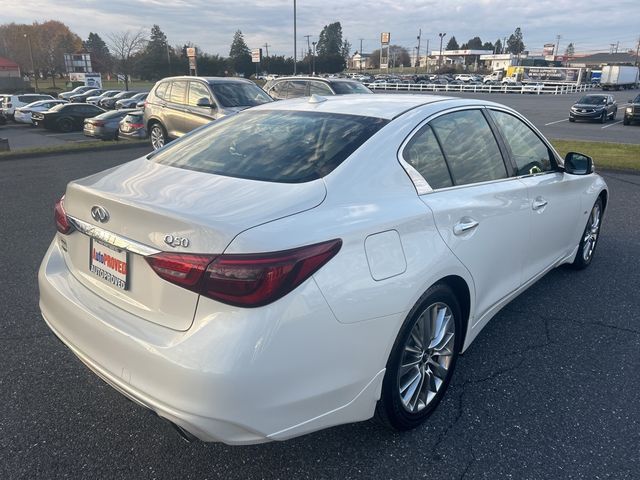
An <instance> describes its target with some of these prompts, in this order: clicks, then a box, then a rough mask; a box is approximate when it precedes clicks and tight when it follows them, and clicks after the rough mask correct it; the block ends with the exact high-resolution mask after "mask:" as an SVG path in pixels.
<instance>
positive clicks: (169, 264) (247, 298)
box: [146, 239, 342, 307]
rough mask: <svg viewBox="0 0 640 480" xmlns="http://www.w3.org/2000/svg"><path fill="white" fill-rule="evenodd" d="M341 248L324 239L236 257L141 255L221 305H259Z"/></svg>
mask: <svg viewBox="0 0 640 480" xmlns="http://www.w3.org/2000/svg"><path fill="white" fill-rule="evenodd" d="M341 246H342V240H340V239H337V240H330V241H328V242H324V243H317V244H315V245H309V246H306V247H300V248H294V249H292V250H284V251H281V252H272V253H259V254H249V255H247V254H242V255H220V256H218V257H217V258H216V257H215V256H213V255H192V254H180V253H168V252H163V253H158V254H156V255H151V256H149V257H146V260H147V262H148V263H149V265H150V266H151V268H153V270H154V271H155V272H156V273H157V274H158V275H159V276H160V277H162V278H164V279H165V280H167V281H169V282H171V283H174V284H176V285H179V286H181V287H184V288H187V289H189V290H192V291H194V292H196V293H200V294H201V295H204V296H206V297H209V298H212V299H214V300H218V301H220V302H222V303H227V304H230V305H236V306H239V307H261V306H263V305H267V304H269V303H271V302H275V301H276V300H278V299H279V298H282V297H284V296H285V295H286V294H287V293H289V292H291V291H292V290H294V289H295V288H296V287H297V286H298V285H300V284H301V283H302V282H304V281H305V280H307V279H308V278H309V277H310V276H311V275H313V274H314V273H315V272H317V271H318V269H319V268H320V267H322V266H323V265H324V264H326V263H327V262H328V261H329V260H330V259H331V258H333V257H334V256H335V255H336V253H338V251H339V250H340V247H341Z"/></svg>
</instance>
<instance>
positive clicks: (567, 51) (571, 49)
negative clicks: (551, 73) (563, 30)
mask: <svg viewBox="0 0 640 480" xmlns="http://www.w3.org/2000/svg"><path fill="white" fill-rule="evenodd" d="M575 54H576V49H575V47H574V46H573V43H570V44H569V45H567V48H566V49H565V51H564V56H565V57H567V60H569V59H571V58H572V57H573V56H574V55H575Z"/></svg>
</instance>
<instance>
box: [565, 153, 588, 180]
mask: <svg viewBox="0 0 640 480" xmlns="http://www.w3.org/2000/svg"><path fill="white" fill-rule="evenodd" d="M564 171H565V172H567V173H569V174H571V175H589V174H590V173H593V159H592V158H591V157H589V156H587V155H584V154H582V153H577V152H569V153H567V155H566V156H565V157H564Z"/></svg>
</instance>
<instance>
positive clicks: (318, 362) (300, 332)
mask: <svg viewBox="0 0 640 480" xmlns="http://www.w3.org/2000/svg"><path fill="white" fill-rule="evenodd" d="M38 280H39V286H40V308H41V311H42V315H43V317H44V319H45V321H46V323H47V325H48V326H49V327H50V328H51V330H52V331H53V332H54V333H55V334H56V335H57V336H58V337H59V338H60V339H61V340H62V342H63V343H64V344H65V345H67V346H68V347H69V348H70V349H71V350H72V351H73V353H74V354H75V355H77V356H78V358H79V359H80V360H82V361H83V362H84V363H85V364H86V365H87V366H88V367H89V368H90V369H91V370H93V371H94V372H95V373H96V374H97V375H99V376H100V377H101V378H102V379H103V380H105V381H106V382H107V383H109V384H110V385H111V386H113V387H114V388H115V389H116V390H118V391H120V392H121V393H122V394H124V395H126V396H127V397H129V398H130V399H132V400H134V401H135V402H137V403H139V404H141V405H143V406H145V407H147V408H149V409H151V410H153V411H155V412H156V413H157V414H158V415H159V416H161V417H163V418H166V419H168V420H170V421H171V422H173V423H175V424H176V425H178V426H180V427H182V428H183V429H185V430H186V431H188V432H190V433H191V434H193V435H194V436H196V437H197V438H199V439H201V440H204V441H222V442H225V443H228V444H251V443H261V442H265V441H269V440H284V439H287V438H291V437H294V436H298V435H302V434H305V433H309V432H312V431H315V430H319V429H321V428H325V427H328V426H332V425H337V424H341V423H349V422H354V421H359V420H365V419H367V418H370V417H371V416H372V415H373V411H374V408H375V403H376V401H377V399H378V398H379V393H380V388H381V384H382V378H383V376H384V366H385V364H386V358H387V351H388V348H389V347H390V343H389V342H393V340H394V337H395V334H394V335H392V336H391V338H389V333H390V332H391V331H392V330H393V329H395V328H396V327H397V322H401V321H402V315H398V316H397V318H396V317H395V316H394V318H389V317H385V318H382V319H377V320H372V321H370V322H361V323H360V324H357V325H344V324H340V323H339V322H337V320H336V319H335V317H333V314H332V313H331V310H330V309H329V307H328V306H327V305H326V302H325V301H324V298H323V297H322V295H321V294H320V292H319V290H318V287H317V286H316V284H315V282H314V281H313V280H310V281H307V282H306V283H305V284H303V285H302V286H301V287H299V289H297V290H296V292H293V293H292V294H290V295H289V296H287V297H285V298H284V299H281V300H279V301H278V302H275V303H274V304H272V306H269V307H263V308H261V309H235V310H233V309H232V307H223V308H221V309H218V311H216V312H214V313H207V310H208V307H206V306H205V307H204V313H202V314H200V313H199V312H200V307H199V312H198V313H197V314H196V320H195V321H194V325H193V326H192V327H191V329H190V330H188V331H186V332H179V331H175V330H171V329H168V328H164V327H162V326H159V325H155V324H152V323H149V322H146V321H144V320H142V319H140V318H138V317H135V316H133V315H131V314H129V313H128V312H126V311H123V310H121V309H119V308H117V307H115V306H113V305H112V304H110V303H109V302H107V301H105V300H103V299H102V298H101V297H99V296H97V295H96V294H95V293H93V292H92V291H90V290H89V289H87V288H86V287H85V286H84V285H82V284H81V283H80V282H78V281H77V280H76V279H75V277H74V276H73V275H72V274H71V273H70V271H69V270H68V268H67V266H66V264H65V261H64V258H63V256H62V252H61V251H60V247H59V246H58V242H57V240H54V242H53V243H52V245H51V246H50V248H49V250H48V251H47V254H46V256H45V258H44V260H43V263H42V266H41V268H40V272H39V275H38ZM209 302H211V301H209ZM201 303H206V302H201ZM213 303H215V302H213ZM210 306H211V303H210V305H209V307H210ZM364 339H366V341H364ZM354 346H356V347H357V348H354Z"/></svg>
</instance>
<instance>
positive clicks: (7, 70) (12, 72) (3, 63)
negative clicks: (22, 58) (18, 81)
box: [0, 57, 21, 78]
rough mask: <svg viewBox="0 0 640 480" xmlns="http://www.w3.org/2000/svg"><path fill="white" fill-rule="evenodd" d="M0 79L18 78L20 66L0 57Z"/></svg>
mask: <svg viewBox="0 0 640 480" xmlns="http://www.w3.org/2000/svg"><path fill="white" fill-rule="evenodd" d="M0 77H17V78H21V77H20V66H19V65H18V64H17V63H16V62H14V61H12V60H9V59H8V58H3V57H0Z"/></svg>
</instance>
